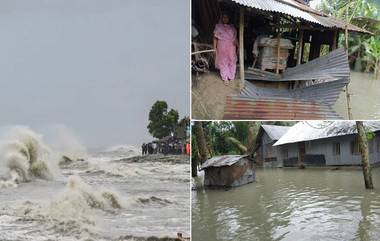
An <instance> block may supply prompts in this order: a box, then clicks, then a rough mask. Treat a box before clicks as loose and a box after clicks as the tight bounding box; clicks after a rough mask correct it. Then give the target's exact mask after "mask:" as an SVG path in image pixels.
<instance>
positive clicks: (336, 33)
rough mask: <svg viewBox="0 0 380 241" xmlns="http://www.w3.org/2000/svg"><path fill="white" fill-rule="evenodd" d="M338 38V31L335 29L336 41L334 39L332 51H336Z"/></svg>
mask: <svg viewBox="0 0 380 241" xmlns="http://www.w3.org/2000/svg"><path fill="white" fill-rule="evenodd" d="M337 36H338V30H337V29H335V30H334V39H333V43H332V46H331V49H332V50H335V49H336V48H337V42H336V40H337Z"/></svg>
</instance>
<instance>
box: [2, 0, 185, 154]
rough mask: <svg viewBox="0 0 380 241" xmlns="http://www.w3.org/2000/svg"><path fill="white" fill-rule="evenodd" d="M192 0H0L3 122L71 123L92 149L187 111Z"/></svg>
mask: <svg viewBox="0 0 380 241" xmlns="http://www.w3.org/2000/svg"><path fill="white" fill-rule="evenodd" d="M189 20H190V17H189V1H186V0H160V1H157V0H33V1H30V0H0V36H1V37H0V111H1V112H0V126H8V125H15V124H16V125H27V126H30V127H31V128H33V129H37V130H43V129H44V128H45V127H46V126H52V125H64V126H66V127H67V128H69V129H71V130H72V131H73V132H74V133H76V135H78V136H79V137H80V138H81V139H82V140H83V142H84V143H85V144H86V145H87V146H90V147H95V146H108V145H114V144H122V143H125V144H140V143H141V142H143V141H147V140H149V139H150V138H151V137H150V135H149V133H148V132H147V130H146V125H147V124H148V112H149V109H150V107H151V105H152V104H153V102H154V101H155V100H157V99H160V100H166V101H167V102H168V104H169V105H170V106H171V107H173V108H175V109H177V110H178V111H179V112H180V116H181V117H182V116H184V115H189V114H188V111H189V64H188V55H189Z"/></svg>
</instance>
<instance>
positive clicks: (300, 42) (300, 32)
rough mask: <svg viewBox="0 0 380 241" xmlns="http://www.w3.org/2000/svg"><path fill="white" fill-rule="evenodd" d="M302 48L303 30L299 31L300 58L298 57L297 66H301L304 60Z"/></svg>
mask: <svg viewBox="0 0 380 241" xmlns="http://www.w3.org/2000/svg"><path fill="white" fill-rule="evenodd" d="M302 47H303V30H302V29H300V30H299V38H298V56H297V65H300V64H301V60H302Z"/></svg>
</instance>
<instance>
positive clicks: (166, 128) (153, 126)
mask: <svg viewBox="0 0 380 241" xmlns="http://www.w3.org/2000/svg"><path fill="white" fill-rule="evenodd" d="M178 119H179V115H178V111H176V110H173V109H170V111H168V104H167V103H166V102H165V101H160V100H159V101H156V102H155V103H154V104H153V106H152V108H151V109H150V112H149V124H148V130H149V133H150V134H151V135H152V136H153V137H155V138H163V137H165V136H168V135H170V133H172V132H173V133H174V131H175V128H176V126H177V123H178Z"/></svg>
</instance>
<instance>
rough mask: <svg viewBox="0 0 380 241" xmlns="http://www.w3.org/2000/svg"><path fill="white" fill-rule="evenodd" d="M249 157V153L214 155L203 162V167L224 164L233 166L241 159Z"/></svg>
mask: <svg viewBox="0 0 380 241" xmlns="http://www.w3.org/2000/svg"><path fill="white" fill-rule="evenodd" d="M245 157H247V155H225V156H214V157H212V158H210V159H208V160H207V161H205V163H203V164H202V166H201V169H206V168H209V167H222V166H232V165H233V164H235V163H236V162H238V161H239V160H240V159H242V158H245Z"/></svg>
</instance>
